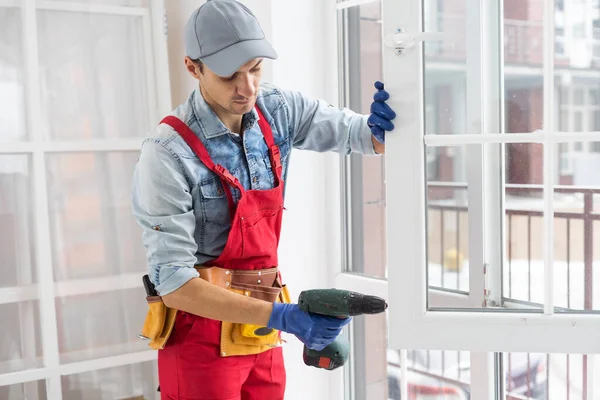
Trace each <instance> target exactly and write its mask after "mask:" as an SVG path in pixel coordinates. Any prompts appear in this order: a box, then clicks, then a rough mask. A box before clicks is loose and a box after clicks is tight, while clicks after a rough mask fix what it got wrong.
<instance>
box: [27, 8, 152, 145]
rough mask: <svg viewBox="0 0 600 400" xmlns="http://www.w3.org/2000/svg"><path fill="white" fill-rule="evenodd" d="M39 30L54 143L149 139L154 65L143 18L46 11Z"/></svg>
mask: <svg viewBox="0 0 600 400" xmlns="http://www.w3.org/2000/svg"><path fill="white" fill-rule="evenodd" d="M37 24H38V43H39V51H40V55H39V59H40V64H41V67H40V71H41V82H42V97H41V100H42V106H43V108H44V112H45V114H46V117H47V118H48V123H49V129H48V132H49V135H50V137H51V138H52V139H58V140H82V139H83V140H85V139H99V138H123V137H143V136H144V135H145V133H146V132H147V130H148V129H149V127H150V125H149V124H150V115H149V109H150V108H149V107H150V106H149V100H152V99H149V96H150V93H149V88H148V87H147V85H146V74H147V73H149V72H148V71H151V69H152V63H150V64H148V63H147V62H146V59H145V57H144V48H145V46H144V40H143V37H142V20H141V17H132V16H125V15H110V14H100V13H85V14H83V13H77V12H62V11H48V10H41V11H38V14H37ZM154 107H155V106H154V105H153V106H152V109H154Z"/></svg>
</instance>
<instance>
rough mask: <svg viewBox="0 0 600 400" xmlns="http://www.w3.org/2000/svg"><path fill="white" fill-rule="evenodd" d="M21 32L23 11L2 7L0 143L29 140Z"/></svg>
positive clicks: (0, 32) (0, 29)
mask: <svg viewBox="0 0 600 400" xmlns="http://www.w3.org/2000/svg"><path fill="white" fill-rule="evenodd" d="M22 31H23V29H22V26H21V9H20V8H18V7H8V8H7V7H0V49H2V51H0V142H6V141H15V140H23V139H25V138H26V133H25V86H24V85H25V76H24V75H25V74H24V61H23V44H22V43H23V37H22V36H23V34H22Z"/></svg>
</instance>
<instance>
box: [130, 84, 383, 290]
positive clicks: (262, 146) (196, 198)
mask: <svg viewBox="0 0 600 400" xmlns="http://www.w3.org/2000/svg"><path fill="white" fill-rule="evenodd" d="M257 104H258V106H259V108H260V109H261V111H262V112H263V114H264V116H265V118H266V119H267V120H268V121H269V122H270V123H271V127H272V129H273V137H274V140H275V144H276V145H277V146H279V149H280V152H281V161H282V164H283V177H284V180H285V178H286V177H287V171H288V167H289V163H290V155H291V151H292V149H293V148H297V149H304V150H313V151H317V152H325V151H335V152H338V153H341V154H349V153H351V152H358V153H363V154H375V152H374V149H373V144H372V141H371V132H370V130H369V128H368V126H367V116H364V115H360V114H356V113H354V112H352V111H350V110H348V109H341V110H340V109H338V108H335V107H332V106H331V105H329V104H327V103H326V102H323V101H320V100H313V99H309V98H307V97H305V96H304V95H302V94H301V93H298V92H293V91H285V90H281V89H279V88H276V87H273V86H271V85H261V88H260V91H259V94H258V97H257ZM172 115H174V116H176V117H178V118H179V119H181V120H182V121H183V122H185V123H186V124H187V125H188V126H189V127H190V129H191V130H192V131H193V132H194V133H195V134H196V135H197V136H198V137H199V138H200V140H201V141H202V143H203V144H204V146H205V147H206V149H207V150H208V152H209V154H210V156H211V158H212V160H213V161H214V162H215V164H221V165H222V166H223V167H225V168H227V169H228V170H229V171H230V172H231V173H232V174H233V175H234V176H235V177H236V178H238V180H239V181H240V183H241V184H242V185H243V187H244V188H245V189H246V190H249V189H258V190H264V189H270V188H272V187H273V185H274V182H273V180H274V179H273V171H272V170H271V164H270V160H269V153H268V149H267V145H266V143H265V141H264V139H263V135H262V133H261V131H260V128H259V126H258V123H257V118H258V116H257V113H256V110H252V112H250V113H247V114H246V115H244V116H243V119H242V129H243V134H242V135H238V134H235V133H232V132H231V131H230V130H229V129H227V128H226V127H225V125H223V123H222V122H221V121H220V120H219V118H218V117H217V116H216V114H215V113H214V112H213V111H212V109H211V108H210V107H209V106H208V104H207V103H206V102H205V101H204V99H203V97H202V95H201V93H200V90H199V89H196V90H195V91H193V92H192V93H191V95H190V96H189V98H188V99H187V101H186V102H185V103H183V104H181V105H180V106H179V107H177V108H176V109H175V110H174V111H173V112H172ZM232 193H233V196H234V199H235V201H236V202H237V201H238V200H239V197H240V193H239V191H238V190H237V189H233V188H232ZM131 194H132V211H133V215H134V217H135V219H136V220H137V222H138V224H139V225H141V227H142V229H143V232H142V241H143V244H144V246H145V248H146V251H147V259H148V264H149V277H150V280H151V281H152V283H154V285H155V286H156V290H157V291H158V293H159V294H161V295H163V296H164V295H166V294H168V293H170V292H173V291H174V290H176V289H178V288H179V287H181V286H183V284H185V283H186V282H187V281H188V280H190V279H192V278H194V277H198V276H199V275H198V272H197V271H196V270H195V269H194V266H195V265H201V264H205V263H208V262H210V261H211V260H214V259H216V258H217V257H218V256H219V255H220V254H221V252H222V251H223V249H224V247H225V243H226V242H227V237H228V234H229V228H230V216H229V209H228V203H227V197H226V195H225V192H224V191H223V187H222V184H221V181H220V180H219V178H218V177H217V175H216V174H214V173H213V172H212V171H211V170H209V169H208V168H207V167H206V166H204V164H202V162H201V161H200V160H199V159H198V158H197V156H196V155H195V154H194V152H193V151H192V150H191V149H190V148H189V147H188V145H187V144H186V143H185V141H184V140H183V139H182V138H181V137H180V136H179V135H178V134H177V133H176V132H175V131H174V130H173V129H172V128H171V127H170V126H168V125H166V124H160V125H158V126H157V127H155V128H154V129H153V130H152V131H151V132H150V134H149V135H148V137H147V138H146V139H145V140H144V142H143V144H142V148H141V151H140V155H139V159H138V161H137V163H136V166H135V170H134V175H133V185H132V193H131Z"/></svg>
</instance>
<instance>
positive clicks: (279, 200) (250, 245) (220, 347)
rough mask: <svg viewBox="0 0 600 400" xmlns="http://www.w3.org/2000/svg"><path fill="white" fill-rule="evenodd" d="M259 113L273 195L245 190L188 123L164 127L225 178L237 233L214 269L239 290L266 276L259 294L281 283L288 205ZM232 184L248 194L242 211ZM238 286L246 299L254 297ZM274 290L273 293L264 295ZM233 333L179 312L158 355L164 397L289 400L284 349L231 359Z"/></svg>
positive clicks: (276, 156) (217, 323)
mask: <svg viewBox="0 0 600 400" xmlns="http://www.w3.org/2000/svg"><path fill="white" fill-rule="evenodd" d="M255 108H256V110H257V112H258V116H259V120H258V123H259V126H260V129H261V131H262V134H263V136H264V139H265V142H266V144H267V147H268V148H269V158H270V160H271V168H272V171H273V176H274V183H275V184H274V188H273V189H269V190H245V189H244V188H243V187H242V185H241V184H240V182H239V181H238V180H237V178H235V177H234V176H233V175H232V174H231V173H230V172H229V171H228V170H226V169H225V168H223V167H222V166H220V165H215V163H214V162H213V161H212V159H211V158H210V156H209V154H208V152H207V150H206V148H205V147H204V145H203V144H202V142H201V141H200V140H199V139H198V137H196V135H195V134H194V133H193V132H192V131H191V129H190V128H189V127H188V126H186V125H185V124H184V123H183V122H182V121H181V120H179V119H178V118H176V117H174V116H169V117H166V118H165V119H163V120H162V123H166V124H168V125H170V126H171V127H173V129H175V131H176V132H177V133H178V134H179V135H180V136H181V137H182V138H183V139H184V140H185V141H186V143H187V144H188V146H190V148H191V149H192V150H194V152H195V153H196V155H197V156H198V157H199V158H200V160H201V161H202V163H203V164H204V165H205V166H206V167H208V168H209V169H211V170H212V171H213V172H214V173H215V174H217V175H218V176H219V178H220V180H221V182H222V184H223V189H224V191H225V194H226V195H227V201H228V204H229V211H230V216H231V217H232V218H231V231H230V233H229V237H228V240H227V243H226V245H225V248H224V250H223V252H222V254H221V255H220V256H219V257H218V258H217V259H216V260H215V261H213V262H211V264H210V266H211V267H213V268H212V269H217V270H218V271H219V273H221V272H222V271H225V272H224V273H225V274H226V275H223V276H233V277H234V279H233V281H231V280H229V281H227V282H226V283H225V284H226V286H227V287H230V288H231V289H232V290H235V289H236V286H235V282H236V280H235V277H240V279H241V278H244V279H248V277H251V276H253V277H258V280H257V282H258V285H259V288H258V289H256V291H257V292H261V289H260V284H261V278H262V279H270V280H271V281H274V280H277V281H279V274H278V272H277V269H276V266H277V265H278V260H277V247H278V244H279V236H280V231H281V218H282V214H283V208H284V207H283V180H282V166H281V157H280V153H279V148H278V147H277V146H276V145H275V143H274V139H273V133H272V130H271V127H270V125H269V123H268V121H267V120H266V119H265V117H264V116H263V114H262V112H261V111H260V110H259V109H258V107H255ZM232 187H233V188H236V189H237V190H238V191H239V192H240V196H241V197H240V200H239V202H238V204H237V207H236V205H235V202H234V199H233V196H232V191H231V188H232ZM214 267H217V268H214ZM260 270H262V271H264V273H259V272H260ZM267 271H268V273H267ZM221 275H222V274H221ZM275 275H277V278H274V277H275ZM202 276H203V275H202V273H201V277H202ZM269 276H270V277H271V278H269ZM255 283H256V282H255ZM238 289H241V290H239V291H238V293H240V294H242V295H243V294H246V295H248V293H249V292H244V290H243V289H244V288H241V287H240V288H238ZM267 289H270V288H269V287H266V288H265V289H264V290H267ZM253 297H255V296H253ZM257 297H259V296H257ZM226 324H227V327H228V328H227V329H226V328H225V326H226ZM234 327H235V325H234ZM231 329H233V328H232V325H231V324H229V323H226V322H223V323H222V322H221V321H216V320H212V319H207V318H203V317H199V316H196V315H193V314H189V313H185V312H181V311H178V312H177V316H176V318H175V325H174V327H173V330H172V333H171V335H170V337H169V339H168V341H167V343H166V345H165V347H164V348H163V349H161V350H159V353H158V368H159V384H160V390H161V395H162V399H163V400H164V399H173V400H175V399H179V400H199V399H211V400H218V399H231V400H234V399H243V400H259V399H260V400H265V399H269V400H276V399H283V395H284V389H285V381H286V375H285V369H284V364H283V355H282V349H281V347H274V348H271V347H267V348H265V347H264V346H263V347H262V348H261V349H260V350H257V351H256V354H249V355H233V356H231V355H229V354H226V352H227V348H226V347H224V344H223V343H222V342H223V340H224V336H226V335H231Z"/></svg>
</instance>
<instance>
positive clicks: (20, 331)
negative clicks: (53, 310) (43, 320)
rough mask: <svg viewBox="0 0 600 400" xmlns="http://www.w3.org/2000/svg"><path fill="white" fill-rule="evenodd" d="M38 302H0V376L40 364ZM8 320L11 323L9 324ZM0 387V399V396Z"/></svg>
mask: <svg viewBox="0 0 600 400" xmlns="http://www.w3.org/2000/svg"><path fill="white" fill-rule="evenodd" d="M38 306H39V305H38V302H37V301H26V302H20V303H8V304H0V321H4V322H5V323H3V324H0V344H1V345H0V375H1V374H6V373H10V372H16V371H23V370H26V369H32V368H37V367H41V366H42V346H41V338H40V335H41V331H40V314H39V308H38ZM9 322H10V323H9ZM1 394H2V387H1V386H0V399H5V398H6V397H2V396H1Z"/></svg>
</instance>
